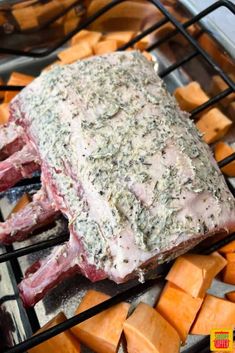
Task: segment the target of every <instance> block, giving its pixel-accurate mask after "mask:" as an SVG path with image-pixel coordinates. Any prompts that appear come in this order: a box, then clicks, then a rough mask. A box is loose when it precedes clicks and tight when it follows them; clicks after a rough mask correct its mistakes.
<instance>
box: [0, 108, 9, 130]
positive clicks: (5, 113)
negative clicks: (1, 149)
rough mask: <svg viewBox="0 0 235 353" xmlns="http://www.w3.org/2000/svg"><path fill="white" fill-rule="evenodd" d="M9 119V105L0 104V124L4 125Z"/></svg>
mask: <svg viewBox="0 0 235 353" xmlns="http://www.w3.org/2000/svg"><path fill="white" fill-rule="evenodd" d="M8 119H9V105H8V103H2V104H0V125H4V124H6V123H7V122H8Z"/></svg>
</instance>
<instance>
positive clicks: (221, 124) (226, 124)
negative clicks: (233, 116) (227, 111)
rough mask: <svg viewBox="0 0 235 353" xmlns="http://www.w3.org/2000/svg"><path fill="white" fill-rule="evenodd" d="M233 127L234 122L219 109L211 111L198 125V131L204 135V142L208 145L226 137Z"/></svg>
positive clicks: (203, 116) (204, 115)
mask: <svg viewBox="0 0 235 353" xmlns="http://www.w3.org/2000/svg"><path fill="white" fill-rule="evenodd" d="M231 125H232V121H231V120H230V119H229V118H228V117H227V116H226V115H224V114H223V113H222V112H221V111H220V110H219V109H217V108H213V109H210V110H209V111H208V112H206V113H205V114H203V115H202V116H201V118H200V119H199V120H198V121H197V123H196V126H197V128H198V130H199V131H200V132H201V133H203V140H204V141H205V142H206V143H208V144H210V143H213V142H216V141H218V140H219V139H221V138H222V137H224V136H225V135H226V134H227V132H228V130H229V128H230V127H231Z"/></svg>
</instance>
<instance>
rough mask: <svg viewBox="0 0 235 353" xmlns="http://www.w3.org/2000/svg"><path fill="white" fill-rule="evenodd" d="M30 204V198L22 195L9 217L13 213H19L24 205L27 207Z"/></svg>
mask: <svg viewBox="0 0 235 353" xmlns="http://www.w3.org/2000/svg"><path fill="white" fill-rule="evenodd" d="M30 202H31V198H30V196H29V195H28V194H27V193H24V194H23V195H22V196H21V198H20V199H19V200H18V201H17V203H16V205H15V207H14V208H13V210H12V211H11V213H10V215H9V216H11V215H12V214H13V213H16V212H19V211H20V210H22V208H24V207H25V206H26V205H28V204H29V203H30Z"/></svg>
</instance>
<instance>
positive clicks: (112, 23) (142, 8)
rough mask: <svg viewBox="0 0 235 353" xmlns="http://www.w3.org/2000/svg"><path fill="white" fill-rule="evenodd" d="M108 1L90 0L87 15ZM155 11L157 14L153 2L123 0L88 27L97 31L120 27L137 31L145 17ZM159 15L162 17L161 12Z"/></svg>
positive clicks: (108, 0) (120, 28) (118, 28)
mask: <svg viewBox="0 0 235 353" xmlns="http://www.w3.org/2000/svg"><path fill="white" fill-rule="evenodd" d="M109 2H110V0H95V1H92V2H91V3H90V5H89V7H88V9H87V16H88V17H89V16H92V15H93V14H94V13H96V12H97V11H98V10H99V9H101V8H102V7H104V6H105V5H107V4H108V3H109ZM155 13H158V14H159V11H158V10H157V9H156V7H155V6H154V5H153V4H150V3H147V2H145V3H141V2H139V1H133V0H132V1H124V2H123V3H121V4H118V5H117V6H114V7H113V8H112V9H110V10H109V11H108V12H106V13H105V14H103V15H102V16H100V17H99V18H98V19H97V20H96V21H95V22H94V23H92V24H91V25H90V28H91V29H93V30H98V31H107V30H108V31H119V30H122V29H125V30H131V31H139V30H140V29H141V24H142V23H144V21H145V19H147V18H148V17H149V16H151V15H153V14H155ZM160 16H161V17H162V14H161V13H160Z"/></svg>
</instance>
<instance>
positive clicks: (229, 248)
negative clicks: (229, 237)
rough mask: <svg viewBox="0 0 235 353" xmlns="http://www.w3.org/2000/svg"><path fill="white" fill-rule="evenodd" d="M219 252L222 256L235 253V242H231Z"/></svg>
mask: <svg viewBox="0 0 235 353" xmlns="http://www.w3.org/2000/svg"><path fill="white" fill-rule="evenodd" d="M219 252H220V253H221V254H227V253H230V252H235V240H233V241H231V242H230V243H228V244H227V245H225V246H223V247H222V248H220V249H219Z"/></svg>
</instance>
